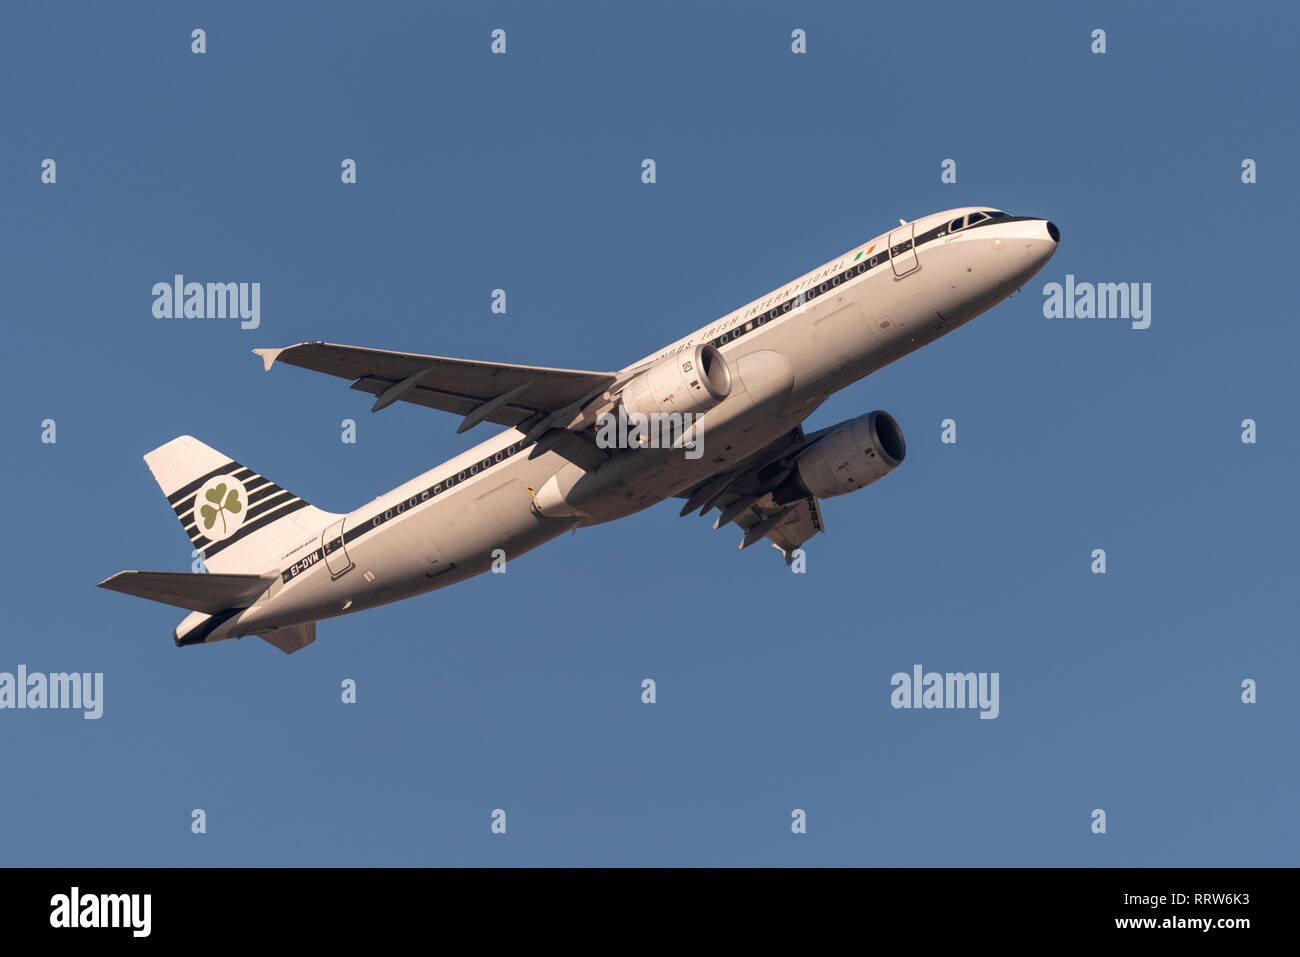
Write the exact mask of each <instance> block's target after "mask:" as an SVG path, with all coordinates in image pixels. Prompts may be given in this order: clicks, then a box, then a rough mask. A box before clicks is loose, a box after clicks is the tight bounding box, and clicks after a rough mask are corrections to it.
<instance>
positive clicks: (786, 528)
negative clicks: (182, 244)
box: [100, 207, 1060, 652]
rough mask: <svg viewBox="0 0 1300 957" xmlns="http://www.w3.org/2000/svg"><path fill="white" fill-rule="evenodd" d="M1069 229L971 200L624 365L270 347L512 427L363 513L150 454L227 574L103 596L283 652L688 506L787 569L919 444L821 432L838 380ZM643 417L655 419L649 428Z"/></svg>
mask: <svg viewBox="0 0 1300 957" xmlns="http://www.w3.org/2000/svg"><path fill="white" fill-rule="evenodd" d="M1059 239H1060V233H1059V232H1058V230H1057V228H1056V226H1054V225H1053V224H1052V223H1050V222H1048V221H1047V220H1044V219H1037V218H1033V217H1027V216H1012V215H1010V214H1008V213H1005V212H1002V211H1001V210H996V209H988V208H985V207H967V208H963V209H951V210H947V211H946V212H941V213H934V214H933V215H930V216H925V217H923V218H921V219H918V220H916V221H914V222H900V225H899V226H898V227H897V228H895V229H893V230H891V231H890V232H889V233H887V234H883V235H880V236H877V237H876V238H875V239H872V240H870V241H868V242H866V243H863V244H862V245H861V246H858V247H856V248H854V249H850V250H849V251H848V252H846V253H844V254H843V255H842V256H839V257H837V258H835V259H834V260H832V261H831V262H829V263H826V264H825V265H823V266H820V267H818V268H817V269H814V270H813V271H812V272H810V273H808V274H806V275H804V276H801V277H800V278H798V279H796V280H794V281H793V282H790V283H786V284H785V285H783V286H780V287H779V288H777V289H775V290H773V291H772V292H770V293H768V294H767V295H765V296H763V297H761V298H759V299H757V300H755V301H754V302H751V303H749V304H748V305H746V306H742V307H741V308H740V309H737V310H736V311H735V312H733V313H731V314H729V315H727V316H724V317H723V318H722V319H719V320H718V321H717V322H714V323H711V324H710V325H708V326H706V327H705V328H703V329H699V330H696V331H695V332H693V333H691V334H690V335H689V336H687V337H686V338H685V339H681V340H679V341H677V342H674V343H673V344H672V345H669V346H667V347H666V348H664V349H662V350H660V351H659V352H657V353H655V354H654V355H651V356H647V357H646V358H644V359H642V360H641V361H639V362H635V363H633V364H632V365H630V366H627V367H626V368H624V369H622V370H620V371H618V372H584V371H577V370H573V369H548V368H541V367H536V366H521V365H509V364H506V363H497V362H473V361H468V360H465V359H446V358H442V357H440V356H427V355H419V354H414V353H405V352H385V351H382V350H378V349H363V348H358V347H356V346H341V345H334V344H332V343H325V342H304V343H301V344H299V345H296V346H288V347H287V348H283V349H255V350H253V351H254V352H256V353H257V354H258V355H260V356H261V357H262V360H263V362H264V364H265V366H266V369H267V370H268V371H269V370H270V368H271V366H272V365H273V364H275V362H276V361H279V362H281V363H286V364H288V365H295V366H300V367H302V368H304V369H312V370H315V371H317V372H326V373H329V374H330V375H335V376H339V377H341V378H344V379H351V380H353V382H352V388H354V389H358V390H360V391H362V392H368V393H370V394H372V395H375V396H377V397H378V398H377V399H376V400H375V403H374V407H373V409H372V411H376V412H377V411H379V410H380V409H383V408H385V407H387V406H389V405H391V404H393V403H394V402H413V403H416V404H417V405H424V406H428V407H430V408H434V409H442V410H444V411H447V412H454V413H456V414H458V415H461V416H463V417H464V418H463V421H462V422H461V424H460V429H459V430H458V431H460V432H464V431H466V430H467V429H470V428H473V427H474V426H475V425H478V424H479V423H481V422H495V423H497V424H498V425H503V426H506V429H505V431H503V432H501V433H499V434H497V435H496V436H495V437H493V438H491V439H489V440H488V441H486V442H484V443H482V444H481V445H477V446H475V447H474V448H472V449H470V450H469V451H467V452H465V453H464V454H462V455H459V456H457V457H456V458H453V459H452V460H451V461H449V462H446V463H444V464H442V465H440V466H438V467H437V468H435V469H433V470H432V471H429V472H426V473H424V474H423V475H420V476H418V477H416V478H414V479H412V480H411V481H409V482H407V483H406V484H405V485H402V486H400V487H398V488H396V489H393V491H391V492H389V493H388V494H386V495H381V496H380V497H379V498H377V499H375V500H374V501H372V502H370V503H368V504H366V505H363V506H361V507H360V508H358V509H356V510H354V511H352V512H349V513H347V514H345V515H343V514H332V513H329V512H325V511H322V510H321V509H318V508H315V507H313V506H311V505H308V504H307V503H306V502H305V501H303V500H302V499H300V498H298V497H297V496H295V495H293V494H292V493H290V492H287V491H285V490H284V489H282V488H281V487H280V486H278V485H276V484H275V483H274V482H271V481H270V480H269V479H267V478H265V477H264V476H261V475H259V474H258V473H256V472H254V471H253V470H252V469H250V468H247V467H245V466H244V465H242V464H241V463H239V462H236V461H234V460H232V459H230V458H228V457H227V456H225V455H223V454H222V453H220V452H218V451H216V450H215V449H212V448H209V447H208V446H206V445H204V444H203V443H202V442H200V441H198V440H197V439H195V438H193V437H191V436H188V435H183V436H181V437H180V438H176V439H173V440H172V441H170V442H168V443H167V444H166V445H164V446H162V447H160V448H157V449H154V450H153V451H152V452H150V453H149V454H147V455H146V456H145V457H144V459H145V463H146V464H147V465H148V466H149V469H150V471H151V472H152V473H153V476H154V478H155V479H156V480H157V482H158V484H159V486H161V487H162V490H163V494H164V495H166V496H167V501H168V503H169V504H170V505H171V507H172V509H173V510H174V511H175V512H176V517H177V518H178V519H180V521H181V524H182V525H184V526H185V531H186V532H187V533H188V534H189V537H190V541H191V542H192V543H193V545H194V548H196V549H198V550H200V552H201V553H202V555H203V556H204V560H205V565H206V567H207V569H208V571H207V573H194V574H191V573H187V572H146V571H124V572H118V573H117V574H116V575H114V576H113V577H112V578H109V579H108V580H106V581H103V582H101V583H100V584H101V586H102V587H104V588H110V589H113V590H115V591H120V592H126V593H127V594H131V595H138V596H140V597H142V598H150V599H153V600H155V601H161V602H167V603H168V604H172V605H178V606H180V607H181V608H185V609H189V610H190V612H191V613H190V615H189V616H188V617H186V618H185V619H184V620H183V621H182V622H181V623H180V625H178V626H177V628H176V631H175V641H176V644H177V645H195V644H200V643H204V642H211V641H220V640H222V639H225V638H238V637H242V636H245V635H258V636H260V637H262V638H264V639H266V640H267V641H268V642H270V643H271V644H273V645H275V646H276V647H277V648H280V649H281V650H283V651H285V652H293V651H296V650H298V649H299V648H302V647H303V646H305V645H307V644H310V643H311V642H312V641H313V640H315V637H316V622H317V621H319V620H320V619H322V618H332V617H334V616H336V615H344V614H349V613H351V612H356V611H361V610H363V609H366V608H373V607H375V606H376V605H382V604H386V603H387V602H392V601H397V600H398V599H401V598H408V597H410V596H412V595H417V594H419V593H420V592H426V591H432V590H433V589H435V588H443V587H445V586H447V585H453V584H455V583H456V582H459V581H463V580H465V579H466V578H470V577H472V576H474V575H479V574H482V573H483V572H485V571H487V570H488V569H489V568H491V567H492V565H493V562H494V561H499V560H500V558H501V557H502V556H508V557H509V558H511V559H513V558H515V557H516V556H518V555H521V554H523V553H524V552H526V551H529V550H530V549H533V548H536V547H537V546H538V545H541V544H543V543H544V542H547V541H549V540H550V539H552V538H555V537H556V536H557V535H561V534H563V533H564V532H566V531H568V530H569V529H572V528H576V527H577V526H581V525H595V524H598V523H601V522H608V521H612V520H613V519H616V518H622V517H623V516H625V515H630V514H632V513H633V512H637V511H640V510H641V509H644V508H647V507H648V506H650V505H654V504H655V503H656V502H660V501H662V500H664V499H667V498H671V497H674V496H676V497H679V498H685V499H686V505H685V507H684V508H683V509H682V514H683V515H685V514H686V513H687V512H690V511H694V510H697V509H698V510H699V512H700V514H701V515H703V514H705V513H707V512H709V511H711V510H713V509H717V510H718V512H719V515H718V518H717V520H716V522H715V524H714V527H715V528H721V527H723V526H725V525H729V524H731V523H735V524H736V525H737V526H739V528H740V530H741V532H742V534H743V537H742V539H741V544H740V547H741V548H745V547H747V546H749V545H752V544H754V543H755V542H757V541H759V540H761V539H763V538H767V539H769V540H770V541H771V542H772V544H773V545H775V546H776V547H777V548H779V549H780V550H781V551H782V552H783V553H784V554H785V556H786V560H787V561H790V560H791V556H792V554H793V553H794V551H795V549H797V548H799V547H800V546H801V545H803V543H804V542H806V541H807V540H808V539H809V538H811V537H812V536H814V535H816V534H817V533H818V532H820V531H822V515H821V507H820V504H819V500H820V499H824V498H831V497H833V496H836V495H843V494H844V493H846V492H852V491H856V490H857V489H860V488H862V487H863V486H865V485H869V484H870V483H872V482H874V481H876V480H877V479H879V478H881V477H883V476H885V475H887V474H888V473H889V472H891V471H893V470H894V469H895V468H897V467H898V465H899V464H900V463H901V462H902V461H903V456H904V454H905V452H906V446H905V444H904V441H903V433H902V431H901V430H900V429H899V426H898V423H897V422H895V421H894V419H893V417H891V416H890V415H889V414H888V413H886V412H879V411H878V412H869V413H867V414H866V415H862V416H859V417H857V418H855V419H850V420H848V421H847V422H841V423H839V424H838V425H833V426H831V427H830V428H825V429H821V430H819V431H816V432H812V433H805V432H804V431H803V429H802V427H801V423H802V422H803V421H804V420H805V419H806V418H807V417H808V416H809V415H810V414H811V413H812V412H813V411H814V410H815V409H816V408H817V407H818V406H819V405H821V404H822V402H824V401H825V400H826V398H827V397H828V396H829V395H830V394H831V393H832V392H835V391H837V390H839V389H843V388H844V387H845V386H847V385H849V384H850V383H852V382H855V381H856V380H858V379H860V378H862V377H863V376H865V375H867V374H869V373H871V372H874V371H875V370H876V369H879V368H881V367H882V366H885V365H887V364H888V363H890V362H893V361H894V360H895V359H898V358H900V357H901V356H904V355H907V354H908V353H909V352H913V351H915V350H917V349H919V348H921V347H922V346H924V345H926V344H927V343H930V342H932V341H934V340H935V339H937V338H938V337H939V336H942V335H945V334H946V333H948V332H951V331H952V330H953V329H955V328H957V327H958V326H960V325H962V324H963V323H965V322H968V321H969V320H971V319H973V318H974V317H975V316H978V315H979V314H980V313H982V312H984V311H985V310H987V309H989V308H991V307H992V306H994V305H996V304H997V303H999V302H1001V301H1002V300H1003V299H1005V298H1006V297H1007V296H1009V295H1011V294H1012V293H1013V292H1015V291H1016V290H1017V289H1019V288H1020V287H1021V286H1022V285H1024V283H1025V282H1026V281H1027V280H1028V279H1029V278H1030V277H1031V276H1033V275H1034V274H1035V273H1036V272H1038V270H1040V269H1041V268H1042V267H1043V265H1044V264H1045V263H1046V262H1047V260H1048V259H1049V258H1051V256H1052V254H1053V253H1054V252H1055V251H1056V246H1057V242H1058V241H1059ZM673 413H679V414H680V415H678V419H680V420H686V419H688V418H689V419H690V420H692V425H691V428H690V429H689V430H687V431H686V432H685V433H684V434H677V435H676V437H675V439H674V440H673V441H671V442H651V441H647V437H648V432H649V431H650V430H647V429H644V428H642V429H641V430H639V431H636V432H635V433H634V436H633V439H634V440H633V442H631V443H621V444H623V445H629V444H630V445H631V447H621V448H620V447H617V446H618V445H619V444H620V443H611V442H610V441H608V440H607V439H608V433H606V434H605V435H606V440H604V441H602V432H601V429H603V428H605V426H606V425H607V424H608V423H609V422H610V421H612V419H611V417H612V416H615V415H617V416H621V418H620V421H627V422H631V423H634V424H635V423H645V422H646V421H647V420H649V419H650V417H651V416H652V415H653V414H658V416H659V420H663V419H664V418H665V415H667V416H668V417H669V418H670V419H671V414H673ZM639 417H640V418H639Z"/></svg>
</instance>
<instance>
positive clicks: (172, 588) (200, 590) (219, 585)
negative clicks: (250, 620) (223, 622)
mask: <svg viewBox="0 0 1300 957" xmlns="http://www.w3.org/2000/svg"><path fill="white" fill-rule="evenodd" d="M279 580H280V576H279V575H278V574H275V573H270V574H266V575H219V574H215V573H210V574H202V573H194V572H138V571H128V572H118V573H117V574H116V575H114V576H113V577H112V578H108V579H105V580H104V581H102V582H100V583H99V587H100V588H107V589H109V590H111V591H120V592H122V593H123V594H126V595H135V596H136V597H138V598H148V599H150V600H151V601H160V602H163V603H164V604H167V605H176V606H177V607H179V608H188V609H189V610H190V611H201V612H206V613H207V614H209V615H212V614H216V613H217V612H219V611H225V610H226V609H228V608H241V607H247V606H249V605H251V604H252V603H253V602H254V601H256V600H257V597H258V596H259V595H261V594H262V592H264V591H266V590H267V589H268V588H270V587H271V585H272V584H273V583H275V582H277V581H279Z"/></svg>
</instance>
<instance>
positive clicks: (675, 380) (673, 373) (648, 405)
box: [620, 343, 731, 415]
mask: <svg viewBox="0 0 1300 957" xmlns="http://www.w3.org/2000/svg"><path fill="white" fill-rule="evenodd" d="M730 394H731V370H730V369H729V368H728V367H727V360H726V359H724V358H722V353H721V352H719V351H718V350H717V348H716V347H714V346H710V345H705V344H703V343H701V344H700V345H698V346H696V347H695V348H694V349H687V350H686V351H684V352H681V353H679V354H678V355H675V356H668V357H667V358H666V359H661V360H660V361H659V362H657V363H655V364H654V365H653V366H651V367H650V368H649V369H647V370H646V371H645V372H642V373H641V374H640V375H639V376H637V377H636V378H635V379H633V380H632V381H631V382H629V383H628V384H627V385H626V386H624V387H623V394H622V397H621V399H620V401H621V402H622V403H623V407H624V408H625V409H626V410H627V412H628V414H629V415H633V414H635V413H642V414H644V415H649V414H650V413H652V412H692V413H694V412H705V411H707V410H709V409H711V408H713V407H714V406H715V405H717V404H718V403H719V402H721V401H722V400H723V399H725V398H726V397H727V396H728V395H730Z"/></svg>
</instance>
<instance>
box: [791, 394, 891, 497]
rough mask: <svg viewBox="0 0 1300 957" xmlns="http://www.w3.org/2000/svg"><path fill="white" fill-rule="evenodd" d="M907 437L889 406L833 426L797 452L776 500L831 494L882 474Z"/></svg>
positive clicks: (870, 481) (846, 489)
mask: <svg viewBox="0 0 1300 957" xmlns="http://www.w3.org/2000/svg"><path fill="white" fill-rule="evenodd" d="M906 455H907V443H906V442H904V441H903V430H902V429H900V428H899V427H898V423H897V422H895V421H894V417H893V416H892V415H890V414H889V413H888V412H868V413H867V414H866V415H860V416H858V417H857V418H856V419H849V420H848V421H847V422H841V423H840V424H839V425H837V426H835V427H834V429H832V430H831V432H830V433H829V434H828V435H825V436H823V437H822V438H820V439H818V440H817V441H816V442H814V443H813V444H812V445H811V446H809V447H808V448H807V449H805V450H804V451H803V452H802V453H800V455H799V457H798V458H797V459H796V460H795V468H794V472H793V473H792V474H791V475H790V477H789V478H788V479H786V480H785V481H784V482H782V483H781V485H780V486H778V487H777V489H776V491H774V492H773V493H772V497H773V498H774V499H775V500H776V502H777V504H778V505H785V504H788V503H789V502H797V501H798V500H799V499H801V498H807V497H808V496H809V495H815V496H817V497H818V498H834V497H835V496H836V495H844V494H845V493H846V492H856V491H857V490H858V489H860V488H863V487H864V486H867V485H870V484H871V483H872V482H874V481H876V479H880V478H884V477H885V476H886V475H888V474H889V473H890V472H892V471H894V469H896V468H898V466H899V465H901V464H902V462H903V457H904V456H906Z"/></svg>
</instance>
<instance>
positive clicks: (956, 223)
mask: <svg viewBox="0 0 1300 957" xmlns="http://www.w3.org/2000/svg"><path fill="white" fill-rule="evenodd" d="M961 221H962V217H961V216H958V217H957V218H956V219H954V220H953V221H952V222H951V223H949V224H948V232H950V233H955V232H956V231H957V230H959V229H961Z"/></svg>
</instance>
